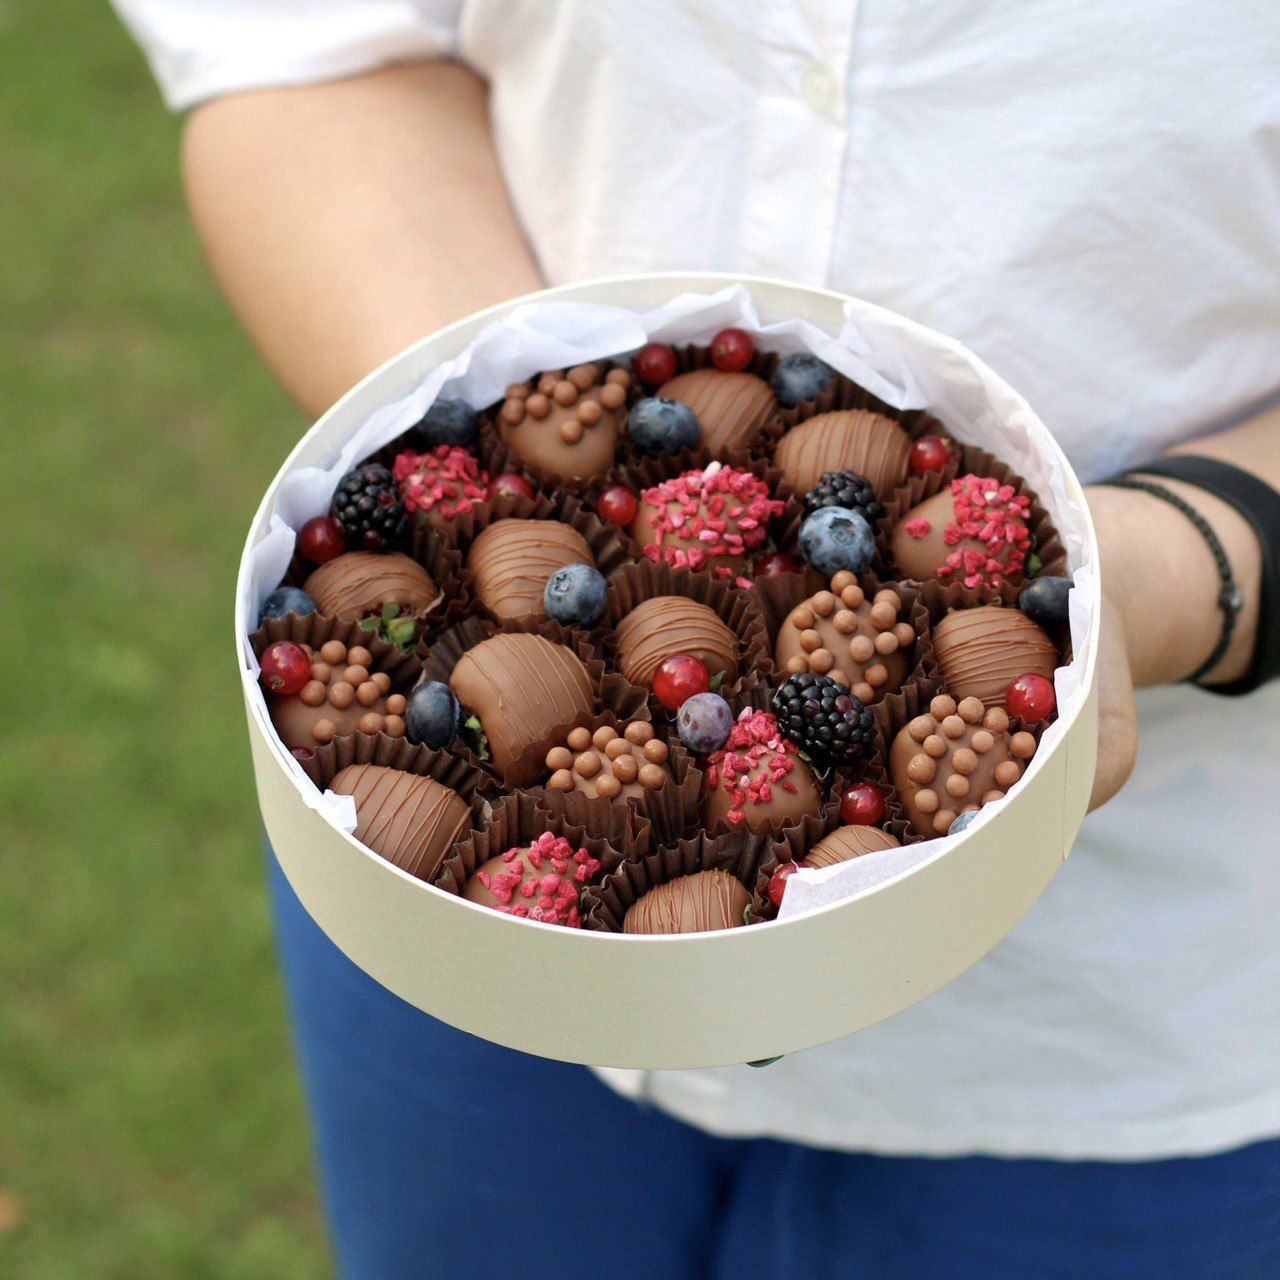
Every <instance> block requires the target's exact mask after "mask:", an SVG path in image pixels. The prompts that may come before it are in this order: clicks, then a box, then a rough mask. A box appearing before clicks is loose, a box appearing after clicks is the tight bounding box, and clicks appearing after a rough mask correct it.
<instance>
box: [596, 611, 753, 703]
mask: <svg viewBox="0 0 1280 1280" xmlns="http://www.w3.org/2000/svg"><path fill="white" fill-rule="evenodd" d="M616 646H617V655H618V669H619V670H620V671H621V672H622V674H623V675H624V676H626V677H627V679H628V680H630V681H631V683H632V684H634V685H639V686H640V687H641V688H646V689H647V688H648V687H649V685H650V684H651V683H652V681H653V673H654V671H655V670H656V669H657V666H658V664H659V663H660V662H662V661H663V660H664V659H666V658H669V657H670V656H671V655H672V654H673V653H691V654H692V655H693V656H694V657H695V658H700V659H701V660H702V662H703V663H705V664H706V668H707V673H708V674H709V675H710V676H711V677H712V678H713V679H714V677H716V676H717V675H720V676H723V677H724V678H725V679H726V680H733V679H735V678H736V677H737V675H738V637H737V636H735V635H734V633H733V632H732V631H730V630H729V628H728V627H727V626H725V624H724V623H723V622H721V621H720V619H719V618H718V617H717V616H716V614H715V612H714V610H712V609H710V608H708V607H707V606H706V605H705V604H699V603H698V601H696V600H690V599H688V598H687V597H685V596H653V597H652V598H651V599H648V600H643V601H641V602H640V604H638V605H637V606H636V607H635V608H634V609H632V611H631V612H630V613H629V614H627V616H626V617H625V618H623V619H622V621H621V622H620V623H618V630H617V637H616Z"/></svg>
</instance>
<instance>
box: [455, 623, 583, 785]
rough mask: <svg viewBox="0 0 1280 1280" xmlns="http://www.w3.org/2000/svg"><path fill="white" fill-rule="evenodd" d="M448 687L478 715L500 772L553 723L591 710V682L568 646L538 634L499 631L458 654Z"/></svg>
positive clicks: (566, 721)
mask: <svg viewBox="0 0 1280 1280" xmlns="http://www.w3.org/2000/svg"><path fill="white" fill-rule="evenodd" d="M449 688H450V689H452V690H453V692H454V694H455V695H456V697H457V699H458V701H459V702H461V703H462V705H463V706H464V707H465V708H467V710H469V711H472V712H474V713H475V714H476V715H477V716H479V717H480V724H481V727H482V728H483V729H484V733H485V737H486V738H487V739H488V741H489V750H490V751H491V752H492V753H493V763H494V765H495V766H496V767H497V769H498V770H499V771H503V770H506V769H508V768H509V767H510V766H511V765H513V764H514V763H515V762H516V760H517V759H519V757H520V756H521V754H522V753H523V752H525V751H527V750H528V749H529V748H530V747H532V746H533V745H534V744H535V743H539V742H544V741H546V740H547V736H548V735H549V734H550V733H551V732H552V731H553V730H554V729H555V728H556V726H557V725H564V724H571V723H572V722H573V721H574V720H576V719H578V718H579V717H580V716H585V715H587V714H588V713H589V712H590V711H591V703H592V698H591V681H590V679H589V678H588V676H587V669H586V667H584V666H583V664H582V660H581V659H580V658H579V657H578V655H577V654H576V653H574V652H573V650H572V649H569V648H567V647H566V646H565V645H562V644H554V643H553V642H552V641H550V640H547V639H544V638H543V637H542V636H536V635H528V634H525V633H522V632H521V633H514V634H509V635H508V634H501V635H496V636H492V637H490V638H489V639H488V640H482V641H481V642H480V643H479V644H478V645H476V646H475V647H474V648H472V649H468V650H467V652H466V653H464V654H463V655H462V657H461V658H459V659H458V663H457V666H455V667H454V669H453V674H452V675H451V676H450V677H449Z"/></svg>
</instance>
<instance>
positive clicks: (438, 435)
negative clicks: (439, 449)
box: [413, 397, 480, 449]
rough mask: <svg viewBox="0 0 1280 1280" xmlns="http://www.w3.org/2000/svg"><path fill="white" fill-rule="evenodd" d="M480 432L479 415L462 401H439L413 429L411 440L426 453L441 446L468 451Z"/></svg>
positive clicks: (446, 398) (443, 399) (445, 399)
mask: <svg viewBox="0 0 1280 1280" xmlns="http://www.w3.org/2000/svg"><path fill="white" fill-rule="evenodd" d="M479 430H480V415H479V414H478V413H476V411H475V410H474V409H473V408H472V407H471V406H470V405H469V404H467V402H466V401H465V400H453V399H450V398H448V397H444V398H442V399H439V400H437V401H436V402H435V404H433V405H432V406H431V408H430V409H428V410H427V412H426V414H425V415H424V416H423V419H422V421H421V422H419V423H418V424H417V426H415V427H414V428H413V435H414V438H415V440H418V441H420V442H421V443H422V444H423V445H425V446H426V447H427V448H429V449H434V448H435V447H436V446H437V445H441V444H458V445H462V447H463V448H469V447H470V446H471V445H473V444H474V443H475V439H476V434H477V433H478V432H479Z"/></svg>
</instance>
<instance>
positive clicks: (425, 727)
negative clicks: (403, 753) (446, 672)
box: [404, 680, 462, 750]
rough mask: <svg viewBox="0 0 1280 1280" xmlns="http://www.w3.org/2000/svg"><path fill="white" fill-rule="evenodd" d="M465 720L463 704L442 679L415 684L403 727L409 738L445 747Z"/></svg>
mask: <svg viewBox="0 0 1280 1280" xmlns="http://www.w3.org/2000/svg"><path fill="white" fill-rule="evenodd" d="M461 724H462V707H461V706H460V705H459V703H458V700H457V698H455V697H454V696H453V692H452V690H451V689H450V688H449V686H448V685H447V684H445V683H444V682H443V681H442V680H428V681H426V682H425V683H423V684H419V685H415V686H414V687H413V689H412V691H411V692H410V694H409V698H408V705H407V706H406V707H405V710H404V731H405V734H406V735H407V736H408V739H409V741H410V742H420V743H422V744H423V745H424V746H428V747H431V748H432V749H433V750H434V749H435V748H437V747H443V746H444V745H445V744H446V743H447V742H449V740H450V739H451V738H453V736H454V735H455V734H456V733H457V732H458V729H459V728H460V727H461Z"/></svg>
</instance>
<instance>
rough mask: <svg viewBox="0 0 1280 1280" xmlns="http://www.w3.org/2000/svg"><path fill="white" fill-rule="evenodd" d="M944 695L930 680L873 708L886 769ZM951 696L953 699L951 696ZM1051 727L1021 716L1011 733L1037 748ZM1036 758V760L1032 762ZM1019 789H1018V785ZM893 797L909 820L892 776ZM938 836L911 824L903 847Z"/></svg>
mask: <svg viewBox="0 0 1280 1280" xmlns="http://www.w3.org/2000/svg"><path fill="white" fill-rule="evenodd" d="M940 693H948V690H947V689H946V687H945V686H944V685H943V683H942V681H941V679H939V678H936V677H934V678H930V679H925V680H917V681H916V682H915V683H914V684H912V685H904V686H903V687H902V688H901V689H899V690H898V692H897V693H891V694H890V695H889V696H888V697H887V698H885V699H884V701H883V702H880V703H878V704H877V705H876V706H874V707H872V708H871V714H872V715H873V716H874V717H875V721H876V726H877V728H878V729H879V730H880V736H881V738H882V739H883V742H884V762H885V769H886V771H887V770H888V762H889V749H890V748H891V747H892V746H893V740H894V739H895V738H896V737H897V736H898V734H899V732H900V731H901V730H902V729H903V727H904V726H906V725H908V724H910V723H911V721H912V720H914V719H915V717H916V716H918V715H920V714H922V713H923V712H925V711H928V709H929V703H930V701H931V700H932V699H933V698H935V697H937V696H938V694H940ZM948 696H951V695H950V694H949V693H948ZM1047 727H1048V724H1047V723H1046V722H1044V721H1041V722H1040V723H1038V724H1028V723H1027V722H1026V721H1025V720H1023V719H1022V717H1021V716H1010V717H1009V733H1010V735H1012V734H1015V733H1022V732H1024V731H1025V732H1027V733H1029V734H1031V736H1032V737H1033V738H1035V740H1036V745H1037V748H1038V747H1039V744H1040V739H1041V737H1042V736H1043V735H1044V731H1045V729H1046V728H1047ZM1034 758H1035V757H1034V756H1033V757H1032V759H1034ZM1014 785H1015V787H1016V786H1017V785H1018V784H1017V783H1015V784H1014ZM888 794H889V795H891V796H892V797H893V800H894V802H895V804H897V805H898V807H899V811H900V812H901V813H902V814H903V816H904V817H905V816H906V809H905V807H904V806H903V805H902V802H901V800H900V799H899V797H898V794H897V788H896V787H895V786H894V785H893V781H892V775H889V792H888ZM937 838H938V837H936V836H922V835H918V834H917V833H916V831H915V829H914V828H913V827H911V826H910V825H909V824H908V830H907V835H906V837H905V838H904V839H903V841H902V843H903V844H920V843H921V842H922V841H924V840H934V839H937Z"/></svg>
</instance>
